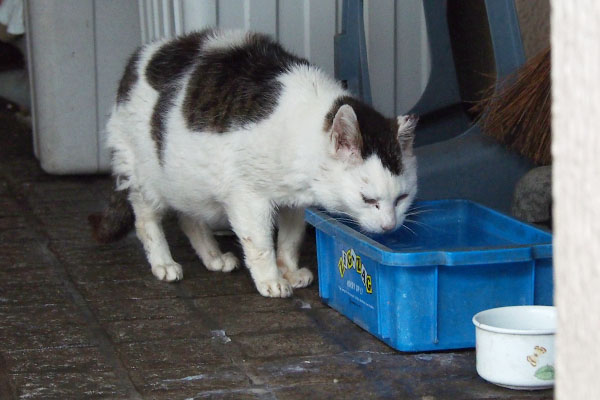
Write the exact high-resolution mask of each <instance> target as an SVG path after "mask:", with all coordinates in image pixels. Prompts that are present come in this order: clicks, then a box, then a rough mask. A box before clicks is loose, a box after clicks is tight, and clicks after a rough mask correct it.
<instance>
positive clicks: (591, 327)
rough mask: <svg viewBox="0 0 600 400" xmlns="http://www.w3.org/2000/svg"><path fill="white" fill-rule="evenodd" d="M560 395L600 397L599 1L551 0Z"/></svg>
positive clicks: (564, 399)
mask: <svg viewBox="0 0 600 400" xmlns="http://www.w3.org/2000/svg"><path fill="white" fill-rule="evenodd" d="M551 5H552V19H551V20H552V24H551V25H552V34H551V38H552V92H553V93H552V94H553V106H552V113H553V121H552V128H553V137H552V139H553V143H552V154H553V157H554V163H553V186H554V188H553V194H554V201H555V203H554V221H555V230H554V232H555V236H554V238H555V246H554V249H555V282H556V291H555V303H556V305H557V307H558V332H557V342H556V345H557V346H556V347H557V352H558V354H557V360H556V361H557V363H556V364H557V370H556V372H557V382H556V391H555V394H556V398H557V399H560V400H576V399H585V400H588V399H598V398H600V379H598V371H600V344H599V341H598V338H599V332H600V186H599V183H600V181H599V177H600V157H599V155H600V134H599V132H600V113H599V112H598V110H599V109H600V52H599V51H598V43H600V23H599V22H600V2H598V1H597V0H580V1H576V2H574V1H563V0H552V1H551Z"/></svg>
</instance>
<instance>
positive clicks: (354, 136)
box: [331, 104, 362, 163]
mask: <svg viewBox="0 0 600 400" xmlns="http://www.w3.org/2000/svg"><path fill="white" fill-rule="evenodd" d="M331 143H332V145H333V154H334V156H335V157H336V158H338V159H341V160H344V161H348V162H351V163H357V162H360V161H361V160H362V156H361V154H360V153H361V148H362V137H361V135H360V128H359V126H358V119H357V118H356V114H355V113H354V110H353V109H352V107H350V106H349V105H347V104H344V105H343V106H341V107H340V108H339V110H338V111H337V113H336V114H335V117H334V118H333V124H332V125H331Z"/></svg>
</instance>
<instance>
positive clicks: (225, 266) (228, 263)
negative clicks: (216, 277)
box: [206, 252, 240, 272]
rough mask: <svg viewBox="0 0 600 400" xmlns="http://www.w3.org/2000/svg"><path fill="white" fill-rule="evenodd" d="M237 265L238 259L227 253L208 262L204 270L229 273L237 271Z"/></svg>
mask: <svg viewBox="0 0 600 400" xmlns="http://www.w3.org/2000/svg"><path fill="white" fill-rule="evenodd" d="M239 264H240V261H239V260H238V258H237V257H236V256H235V255H233V253H231V252H227V253H225V254H222V255H221V256H219V257H215V258H213V259H212V260H211V261H210V262H208V263H207V265H206V269H208V270H209V271H222V272H231V271H233V270H234V269H237V267H238V265H239Z"/></svg>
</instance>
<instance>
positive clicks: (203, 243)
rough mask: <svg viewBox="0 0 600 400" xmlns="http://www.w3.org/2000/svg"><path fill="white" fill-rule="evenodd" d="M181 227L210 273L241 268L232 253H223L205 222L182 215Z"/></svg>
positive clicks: (180, 218)
mask: <svg viewBox="0 0 600 400" xmlns="http://www.w3.org/2000/svg"><path fill="white" fill-rule="evenodd" d="M179 225H180V226H181V230H183V232H184V233H185V234H186V235H187V237H188V239H189V240H190V243H191V245H192V247H193V248H194V250H196V254H198V257H200V259H201V260H202V263H203V264H204V266H205V267H206V269H208V270H209V271H222V272H230V271H233V270H234V269H236V268H237V267H238V266H239V260H238V259H237V257H236V256H235V255H234V254H233V253H231V252H227V253H225V254H223V253H221V250H220V249H219V244H218V243H217V241H216V240H215V238H214V236H213V233H212V230H211V229H210V227H209V226H208V225H207V224H206V223H204V222H203V221H201V220H199V219H196V218H193V217H190V216H187V215H184V214H180V215H179Z"/></svg>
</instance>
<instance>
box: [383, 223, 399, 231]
mask: <svg viewBox="0 0 600 400" xmlns="http://www.w3.org/2000/svg"><path fill="white" fill-rule="evenodd" d="M395 227H396V222H395V221H394V222H387V223H385V224H382V225H381V229H383V230H384V231H385V232H389V231H391V230H392V229H394V228H395Z"/></svg>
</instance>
